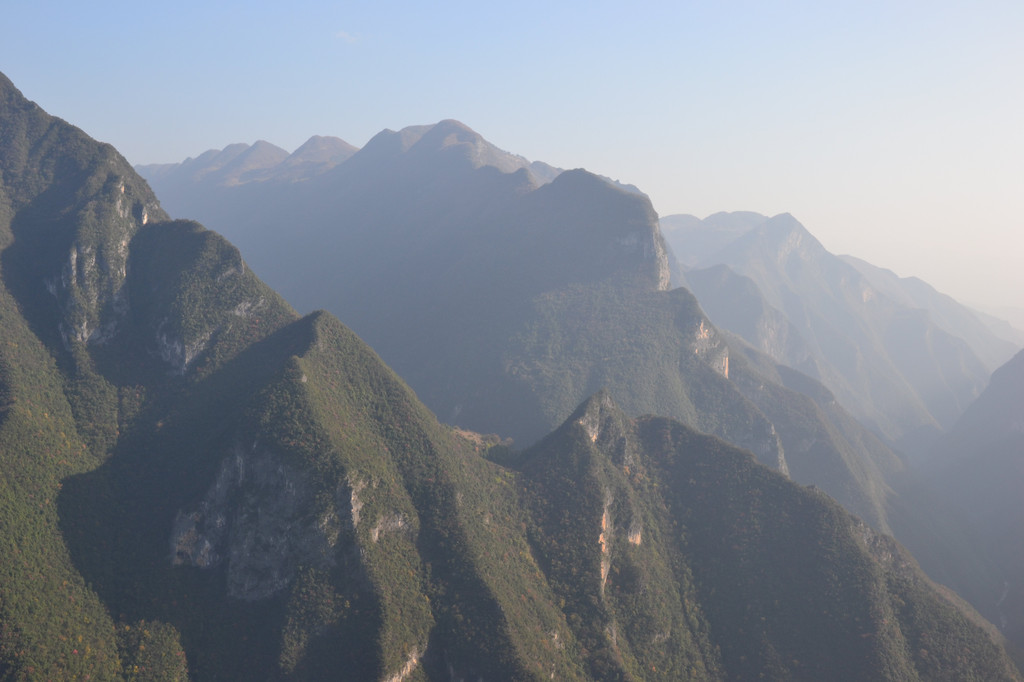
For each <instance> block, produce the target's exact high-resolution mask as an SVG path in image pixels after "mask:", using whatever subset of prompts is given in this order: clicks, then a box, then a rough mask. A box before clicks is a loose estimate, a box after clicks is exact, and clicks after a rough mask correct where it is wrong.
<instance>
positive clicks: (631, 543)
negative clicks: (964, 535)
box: [522, 394, 1014, 680]
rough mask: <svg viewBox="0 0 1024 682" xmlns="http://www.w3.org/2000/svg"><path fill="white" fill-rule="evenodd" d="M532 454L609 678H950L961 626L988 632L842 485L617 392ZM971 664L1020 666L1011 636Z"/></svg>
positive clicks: (554, 532)
mask: <svg viewBox="0 0 1024 682" xmlns="http://www.w3.org/2000/svg"><path fill="white" fill-rule="evenodd" d="M524 457H525V461H524V464H523V465H522V466H523V472H524V475H525V483H524V488H525V492H524V495H525V496H526V499H527V500H529V502H528V504H529V508H530V511H531V516H532V518H533V521H534V523H535V524H536V525H535V526H534V527H533V529H532V531H531V532H532V535H533V542H534V544H535V547H536V548H537V552H538V556H539V560H540V563H541V566H543V567H544V568H545V570H546V572H547V574H548V575H549V577H550V580H551V583H552V585H553V588H554V590H555V592H556V594H557V595H559V597H560V598H561V599H563V600H564V601H565V603H566V606H565V609H566V612H567V614H568V622H569V624H570V626H571V627H572V628H573V630H574V632H575V633H576V634H577V637H578V638H579V641H580V642H581V643H582V644H583V646H584V647H585V650H586V651H587V652H588V653H589V656H588V658H587V663H588V667H589V671H590V673H591V675H592V676H593V677H595V678H598V679H613V678H624V679H633V678H640V677H648V678H652V677H662V676H663V677H665V678H666V679H755V678H757V677H758V676H760V675H765V676H766V677H769V678H772V679H808V680H811V679H939V678H943V677H947V676H949V674H950V668H949V665H950V664H951V663H952V662H953V661H954V660H956V659H957V657H958V652H957V650H956V649H955V646H956V645H953V643H954V642H958V641H962V640H961V638H962V637H965V636H966V637H968V638H978V641H979V642H981V641H984V640H985V635H984V633H983V631H982V630H981V629H978V628H976V627H975V626H974V625H973V624H971V623H970V622H968V620H966V619H959V620H957V621H956V624H955V625H954V624H952V622H951V621H949V620H947V618H948V617H949V616H952V615H953V614H955V613H957V611H956V610H955V608H954V607H953V606H952V605H951V604H950V603H948V602H946V601H945V600H944V598H943V597H941V596H940V595H939V593H938V592H937V591H935V589H934V588H933V587H932V586H931V584H930V583H929V582H928V581H927V579H926V578H924V577H923V574H921V572H920V571H919V569H917V568H916V565H915V564H914V562H913V559H911V558H910V557H909V555H908V554H907V553H906V552H905V550H903V549H902V548H901V547H900V546H899V545H897V544H896V543H895V542H893V541H892V540H891V539H890V538H887V537H884V536H881V535H877V534H875V533H874V532H872V531H871V530H869V529H868V528H867V526H865V525H864V524H863V523H861V522H859V521H857V520H855V519H854V518H853V517H851V516H849V515H848V514H846V513H845V512H844V511H843V510H842V509H840V508H839V507H838V505H836V504H835V503H834V502H832V501H831V500H830V499H829V498H828V497H826V496H824V495H822V494H821V493H818V492H815V491H812V490H808V489H806V488H802V487H800V486H796V485H794V484H792V483H791V482H789V481H787V480H786V479H785V478H784V477H782V476H780V475H778V474H777V473H774V472H771V471H770V470H768V469H766V468H765V467H762V466H760V465H758V464H757V463H756V462H755V461H754V460H753V459H752V458H751V457H750V456H749V454H748V453H744V452H742V451H739V450H736V449H734V448H731V447H729V446H727V445H726V444H724V443H722V442H721V441H718V440H716V439H714V438H710V437H708V436H703V435H699V434H697V433H696V432H694V431H692V430H690V429H687V428H686V427H684V426H682V425H681V424H678V423H677V422H673V421H671V420H666V419H662V418H654V417H650V418H642V419H639V420H636V421H632V420H629V419H628V418H626V416H625V415H624V414H623V413H622V412H621V411H620V410H618V408H616V407H615V406H614V403H612V402H611V400H610V398H609V396H608V395H607V394H599V395H597V396H595V397H594V398H592V399H590V400H588V401H587V402H586V403H585V404H584V405H582V406H581V407H580V408H579V409H578V410H577V411H576V412H575V413H574V414H573V415H572V418H571V419H570V420H568V421H567V422H566V423H565V425H563V426H562V427H561V428H560V429H559V430H558V431H556V432H555V433H554V434H552V435H551V436H549V437H548V438H546V439H544V440H542V441H541V442H540V443H538V444H537V445H536V446H534V447H533V448H531V449H530V450H528V451H527V452H526V453H524ZM580 528H585V529H587V531H586V532H585V533H580V532H579V529H580ZM807 540H810V542H807ZM783 575H786V576H787V578H785V579H781V577H782V576H783ZM667 576H671V578H668V577H667ZM791 590H795V591H791ZM638 613H644V614H645V617H643V618H640V619H637V617H636V616H637V614H638ZM798 623H799V624H800V625H799V632H797V630H796V629H794V628H795V627H796V624H798ZM940 623H946V624H948V625H949V627H948V629H947V626H946V625H940ZM805 626H809V629H808V630H804V629H803V628H804V627H805ZM840 642H842V643H843V644H839V643H840ZM926 642H927V643H929V644H927V645H926V646H925V647H922V645H923V644H925V643H926ZM950 645H953V647H952V648H951V646H950ZM989 656H992V658H988V657H989ZM954 665H955V666H957V667H958V670H957V672H956V673H953V674H952V677H947V678H948V679H953V677H955V676H956V675H963V676H966V677H965V679H966V678H973V679H985V678H986V677H987V676H990V675H991V676H992V677H993V678H996V679H998V678H999V677H1003V676H1006V675H1012V674H1014V673H1012V672H1011V668H1010V667H1009V666H1008V665H1007V663H1006V661H1005V659H1003V658H1002V657H1001V656H1000V655H999V653H998V651H997V650H996V649H989V650H988V651H987V652H984V653H981V654H980V655H978V656H971V657H970V661H968V660H967V659H961V660H960V662H959V664H954Z"/></svg>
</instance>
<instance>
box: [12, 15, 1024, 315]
mask: <svg viewBox="0 0 1024 682" xmlns="http://www.w3.org/2000/svg"><path fill="white" fill-rule="evenodd" d="M0 71H3V72H4V73H6V74H7V76H8V77H9V78H11V80H13V81H14V83H15V85H17V86H18V87H19V88H20V89H21V90H22V92H24V93H25V95H26V96H27V97H29V98H30V99H33V100H35V101H36V102H38V103H39V104H40V105H41V106H43V107H44V108H45V109H46V110H47V111H49V112H50V113H52V114H55V115H57V116H60V117H62V118H64V119H66V120H68V121H70V122H72V123H74V124H75V125H78V126H79V127H81V128H82V129H84V130H85V131H86V132H87V133H89V134H90V135H92V136H93V137H96V138H98V139H100V140H104V141H107V142H111V143H112V144H114V145H115V146H116V147H117V148H118V149H119V150H120V151H121V152H122V153H123V154H124V155H125V156H126V157H128V159H129V160H130V161H131V162H133V163H152V162H168V161H180V160H182V159H183V158H185V157H186V156H195V155H197V154H199V153H201V152H202V151H204V150H206V149H209V148H213V147H217V148H219V147H224V146H225V145H227V144H229V143H232V142H248V143H251V142H254V141H255V140H257V139H266V140H268V141H270V142H273V143H275V144H277V145H279V146H282V147H284V148H286V149H289V150H291V149H294V148H296V147H297V146H298V145H299V144H301V143H302V142H303V141H305V140H306V139H307V138H308V137H309V136H311V135H314V134H322V135H336V136H339V137H342V138H344V139H345V140H347V141H349V142H350V143H352V144H355V145H357V146H361V145H363V144H365V142H366V141H367V140H368V139H369V138H370V137H371V136H372V135H373V134H375V133H376V132H378V131H380V130H381V129H383V128H392V129H398V128H401V127H404V126H407V125H414V124H421V123H432V122H435V121H438V120H440V119H443V118H456V119H459V120H461V121H463V122H464V123H466V124H467V125H469V126H471V127H472V128H474V129H475V130H477V131H478V132H479V133H481V134H482V135H483V136H484V137H486V138H487V139H489V140H490V141H491V142H493V143H494V144H496V145H498V146H499V147H501V148H503V149H506V150H508V151H511V152H515V153H517V154H522V155H523V156H526V157H528V158H530V159H538V160H543V161H546V162H548V163H551V164H553V165H557V166H562V167H566V168H572V167H580V166H582V167H585V168H588V169H590V170H592V171H595V172H598V173H602V174H604V175H608V176H611V177H614V178H618V179H620V180H622V181H625V182H630V183H633V184H635V185H637V186H638V187H640V188H641V189H642V190H644V191H645V192H647V193H648V194H649V195H650V196H651V199H652V201H653V202H654V206H655V208H656V209H657V210H658V212H659V213H661V214H663V215H665V214H670V213H693V214H696V215H699V216H705V215H707V214H709V213H713V212H715V211H720V210H753V211H759V212H762V213H767V214H774V213H779V212H783V211H788V212H790V213H792V214H793V215H795V216H796V217H797V218H798V219H799V220H801V222H803V223H804V224H805V225H806V226H807V227H808V228H809V229H810V230H811V232H813V233H814V234H815V235H816V236H818V237H819V239H821V240H822V242H824V244H825V246H826V247H828V248H829V249H831V250H832V251H834V252H837V253H852V254H853V255H856V256H859V257H861V258H865V259H867V260H869V261H871V262H872V263H874V264H876V265H880V266H883V267H889V268H892V269H893V270H895V271H896V272H898V273H899V274H901V275H917V276H920V277H922V278H923V279H925V280H927V281H929V282H931V283H932V284H933V285H935V286H936V287H938V288H939V289H940V290H942V291H945V292H947V293H950V294H952V295H954V296H956V297H958V298H960V299H962V300H966V301H969V302H977V303H987V304H991V305H1012V306H1018V307H1022V308H1024V2H1021V1H1020V0H1012V1H1005V2H996V1H984V0H983V1H981V2H970V3H968V2H946V1H942V0H938V1H935V2H923V1H922V2H892V1H890V2H872V1H870V0H861V1H859V2H827V1H824V2H823V1H821V0H819V1H818V2H770V1H767V0H766V1H763V2H728V1H718V2H711V1H706V2H658V3H655V2H634V3H631V4H630V5H629V6H627V5H626V4H625V3H621V2H601V1H591V2H561V3H551V2H534V1H533V0H526V1H518V2H515V3H483V2H432V3H422V4H419V3H410V2H396V1H380V2H351V3H341V2H314V1H311V0H293V1H292V2H289V3H283V2H273V3H270V2H255V1H249V2H215V1H212V0H210V1H207V2H192V1H191V0H176V1H175V2H173V3H164V4H159V5H158V4H156V3H149V2H138V1H137V0H135V1H133V2H121V1H104V0H97V1H96V2H81V1H80V0H79V1H77V2H68V1H65V0H60V1H46V0H31V1H30V0H5V2H4V3H3V7H2V9H0Z"/></svg>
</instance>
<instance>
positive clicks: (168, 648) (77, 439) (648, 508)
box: [0, 80, 1020, 680]
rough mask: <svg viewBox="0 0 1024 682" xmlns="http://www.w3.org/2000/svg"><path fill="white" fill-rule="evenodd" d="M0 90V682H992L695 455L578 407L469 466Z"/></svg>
mask: <svg viewBox="0 0 1024 682" xmlns="http://www.w3.org/2000/svg"><path fill="white" fill-rule="evenodd" d="M0 89H2V93H0V94H2V95H3V100H2V101H3V102H4V107H5V108H4V110H3V111H2V112H0V113H2V114H3V121H4V124H5V125H4V127H3V128H2V129H3V130H5V131H8V130H22V131H26V132H25V133H24V134H23V135H21V136H20V137H18V136H15V137H14V139H16V140H23V141H24V142H25V143H27V144H25V145H24V148H27V149H31V150H35V151H36V152H38V156H35V157H34V156H32V155H31V154H30V155H26V156H24V157H23V158H24V159H28V162H25V161H24V160H23V161H19V160H18V158H17V155H16V152H17V149H18V148H19V147H18V146H14V148H12V149H11V150H10V153H8V149H7V148H6V147H5V149H4V150H3V151H4V153H3V154H0V158H3V159H5V164H7V165H5V166H4V176H3V183H2V186H0V189H2V193H0V196H2V197H3V202H2V203H0V205H2V207H3V214H2V215H3V216H4V218H5V221H6V220H7V219H8V218H9V219H10V220H9V223H7V222H5V223H4V224H3V225H0V239H2V242H0V243H2V245H3V246H4V247H5V248H4V251H3V254H2V258H0V266H2V270H0V274H2V280H0V315H2V319H3V322H4V324H3V325H0V335H2V338H0V341H2V342H3V343H0V370H2V374H0V388H2V391H0V445H2V447H0V456H2V457H3V458H4V462H3V463H4V465H5V466H4V467H3V469H2V471H3V476H2V478H0V486H2V487H0V501H2V503H3V506H2V507H0V511H2V513H0V523H2V524H3V530H4V532H3V534H2V535H0V542H3V543H4V549H5V550H6V551H4V552H3V553H2V554H0V571H2V574H3V577H4V580H3V581H0V674H2V675H3V676H4V677H10V678H13V679H21V678H27V679H34V678H56V679H67V678H72V677H79V678H86V677H89V678H92V679H122V678H123V679H140V678H141V679H145V678H149V679H162V680H174V679H178V680H184V679H199V680H214V679H326V678H331V677H334V676H336V675H337V674H338V671H339V670H340V671H344V672H345V674H347V675H351V676H352V677H354V678H356V679H378V680H406V679H439V680H440V679H452V678H463V679H466V678H484V679H499V678H500V679H568V680H571V679H610V678H619V679H680V677H686V676H690V677H693V678H697V679H745V678H749V677H750V673H751V672H754V671H768V672H771V673H776V672H786V671H788V673H789V676H790V677H793V678H794V679H821V678H822V677H823V676H828V677H831V678H832V679H915V678H920V679H942V677H943V676H946V677H949V678H951V679H972V678H976V679H988V680H1002V679H1007V680H1013V679H1020V677H1019V675H1017V673H1016V671H1015V670H1013V668H1012V665H1011V664H1010V663H1009V662H1008V660H1007V659H1006V657H1005V656H1004V655H1003V654H1002V652H1001V651H1000V649H999V646H998V645H997V644H995V643H994V642H993V641H992V640H991V639H989V638H987V636H986V635H985V634H984V631H983V630H981V629H980V628H978V627H976V626H974V625H973V624H971V623H970V622H968V620H967V619H965V617H964V616H963V615H962V614H961V613H960V612H958V611H957V610H955V609H954V608H953V607H951V606H949V605H948V604H946V603H945V602H943V601H942V600H941V598H940V597H939V596H938V595H937V593H936V592H935V591H934V590H933V589H932V588H931V587H930V586H929V585H928V584H927V583H926V581H924V579H923V578H922V577H921V576H920V574H919V573H917V572H916V570H915V569H914V568H913V565H912V563H911V562H910V561H909V560H907V559H905V558H903V555H902V553H901V550H900V549H899V548H898V546H896V545H894V544H892V543H891V542H890V541H888V540H886V539H884V538H880V537H878V536H875V535H874V534H873V533H871V532H870V531H868V530H867V529H866V528H865V527H864V526H863V525H862V524H860V523H859V522H856V521H854V520H853V519H852V518H851V517H849V516H848V515H846V514H845V513H844V512H842V511H841V510H840V509H839V508H838V507H837V506H836V505H835V504H834V503H832V502H831V501H829V500H828V499H827V498H826V497H825V496H823V495H821V494H818V493H813V492H810V491H807V490H805V489H803V488H801V487H799V486H797V485H796V484H793V483H791V482H789V481H787V480H786V479H785V478H784V477H782V476H780V475H778V474H775V473H772V472H770V471H769V470H767V469H766V468H764V467H762V466H760V465H758V464H757V463H756V462H755V461H754V459H753V458H752V457H751V456H750V455H749V454H748V453H745V452H742V451H739V450H736V449H734V448H732V447H730V446H727V445H725V444H724V443H722V442H721V441H718V440H716V439H714V438H710V437H708V436H702V435H699V434H697V433H696V432H694V431H692V430H690V429H688V428H686V427H684V426H682V425H680V424H677V423H675V422H672V421H670V420H665V419H644V420H640V421H637V422H634V421H632V420H630V419H629V418H627V417H626V415H625V414H624V413H623V412H622V411H621V410H619V408H617V407H616V406H615V405H614V404H613V403H612V402H611V400H610V397H609V396H608V395H607V394H600V395H598V396H597V397H595V398H594V399H592V400H589V401H587V402H585V403H584V405H583V406H581V407H580V408H579V409H578V410H577V411H576V412H575V413H574V414H573V415H572V418H571V419H570V420H569V421H568V422H566V423H565V424H564V425H563V426H562V427H561V429H559V430H558V431H557V432H556V433H555V434H554V435H552V436H551V437H549V438H547V439H545V440H543V441H541V443H540V444H538V446H537V447H536V448H534V449H533V450H531V451H529V452H526V453H522V454H520V453H512V452H507V451H505V450H504V449H503V448H501V447H498V448H496V449H492V450H491V451H489V452H484V448H485V445H484V443H485V441H484V440H482V439H480V438H468V437H466V436H463V435H460V434H459V433H457V432H455V431H454V430H453V429H451V428H449V427H445V426H443V425H441V424H439V423H438V422H437V420H436V418H434V416H433V415H432V414H431V413H430V412H429V411H428V410H427V409H426V408H425V407H424V406H423V405H422V404H421V403H420V402H419V401H418V400H417V399H416V397H415V395H414V394H413V393H412V391H411V390H410V389H409V388H408V387H407V386H406V385H405V384H404V383H403V382H402V381H401V380H400V379H399V378H398V377H397V375H396V374H395V373H394V372H392V371H391V370H390V369H388V368H387V367H386V366H385V365H384V364H383V363H382V362H381V361H380V359H379V358H378V357H377V356H376V354H375V353H374V352H373V351H372V350H370V348H369V347H368V346H367V345H366V344H364V343H363V342H362V341H361V340H359V338H358V337H356V335H355V334H354V333H353V332H352V331H350V330H349V329H347V328H346V327H344V326H343V325H342V324H341V323H340V322H338V321H337V320H336V319H335V318H333V317H331V316H330V315H328V314H326V313H313V314H310V315H307V316H305V317H302V318H299V317H298V316H297V315H296V314H295V313H294V311H292V310H291V309H290V307H289V306H288V305H287V304H286V303H284V301H283V300H282V299H281V298H280V297H279V296H277V295H276V294H275V293H274V292H273V291H272V290H270V289H269V288H268V287H266V286H265V285H264V284H263V283H262V282H260V281H259V280H258V279H257V278H256V277H255V275H254V274H253V273H252V271H251V270H250V269H249V268H248V267H247V266H246V264H245V262H244V261H243V260H242V259H241V257H240V254H239V252H238V250H237V249H235V248H234V247H233V246H231V245H230V244H229V243H228V242H226V241H225V240H224V239H223V238H221V237H219V236H218V235H216V234H214V233H212V232H209V231H207V230H205V229H204V228H202V227H201V226H200V225H198V224H196V223H192V222H187V221H175V222H170V221H166V220H164V217H165V216H163V215H162V211H161V210H160V209H159V206H158V205H156V204H155V203H153V200H152V195H151V194H150V193H149V192H148V190H147V188H146V187H145V184H144V183H142V182H141V181H140V180H139V179H138V177H137V176H135V175H134V173H132V171H131V170H130V169H129V168H127V165H126V164H125V162H124V160H123V159H121V157H119V156H118V155H117V154H116V153H115V152H113V150H112V149H110V148H109V147H108V146H104V145H99V144H97V143H95V142H93V141H91V140H89V139H88V138H86V137H85V136H84V135H82V134H81V133H80V132H79V131H77V130H75V129H73V128H71V127H70V126H67V125H66V124H64V123H63V122H61V121H58V120H56V119H52V118H50V117H48V116H46V115H45V114H43V113H42V112H41V111H40V110H38V108H37V107H35V106H34V105H31V104H30V103H28V102H26V101H25V100H24V99H23V98H21V95H20V93H17V91H16V90H14V88H13V86H11V85H10V84H9V82H7V81H6V80H0ZM8 124H9V125H8ZM39 131H42V135H41V136H40V135H38V134H37V132H39ZM9 139H10V138H7V139H5V140H4V143H5V144H6V143H7V142H8V140H9ZM47 140H55V141H58V142H59V143H60V144H57V145H56V146H49V147H48V142H47ZM69 149H70V150H74V151H75V154H76V155H75V156H73V157H72V158H65V156H64V153H65V151H66V150H69ZM11 159H13V160H14V161H15V162H16V163H8V161H10V160H11ZM19 164H20V165H19ZM122 202H123V203H122ZM37 231H41V232H44V233H45V235H46V236H47V237H48V239H46V240H44V239H42V238H41V237H39V236H36V237H35V238H33V235H35V233H36V232H37ZM122 241H125V244H124V247H123V249H122V247H121V246H120V244H121V242H122ZM69 254H75V256H74V260H73V261H72V260H71V258H72V257H71V256H70V255H69ZM93 256H94V257H95V260H93V258H92V257H93ZM118 258H123V260H118ZM69 263H70V265H68V264H69ZM65 268H66V269H65ZM62 274H64V275H66V276H64V277H61V275H62ZM652 281H653V280H652ZM652 293H657V292H656V291H654V292H652ZM684 294H685V292H683V293H682V294H674V295H675V296H677V297H678V296H682V295H684ZM705 348H706V349H710V350H714V349H715V346H714V345H710V346H707V347H705ZM698 350H699V351H700V348H699V349H698ZM701 352H703V351H701ZM483 454H489V455H490V456H491V459H488V458H486V457H483V456H481V455H483ZM499 459H500V460H502V461H505V462H506V464H507V465H514V466H507V465H502V464H499V463H498V462H497V461H492V460H499ZM577 461H580V462H584V463H585V464H586V467H585V471H583V472H582V473H581V475H577V473H576V472H575V471H574V470H573V467H574V466H575V465H574V462H577ZM559 480H561V481H564V482H565V485H564V486H562V485H558V481H559ZM568 501H574V503H573V504H571V505H567V502H568ZM577 503H578V504H577ZM769 510H771V513H770V514H769V513H768V511H769ZM754 517H756V518H757V520H758V523H756V524H751V523H749V522H748V521H749V519H751V518H754ZM716 524H717V525H716ZM815 529H820V532H815ZM779 538H781V539H782V540H783V542H782V543H781V544H779V545H778V546H780V547H782V548H783V550H784V551H780V552H776V553H774V554H773V553H772V552H771V551H770V550H771V549H772V548H773V547H775V546H776V542H775V541H776V540H777V539H779ZM575 548H578V549H575ZM872 549H874V550H875V551H874V552H873V555H874V556H876V557H878V558H877V559H873V558H871V552H869V551H868V550H872ZM766 556H767V557H774V558H773V560H771V561H764V560H763V559H764V558H765V557H766ZM793 560H795V563H793ZM572 567H576V569H577V570H578V575H573V574H572V571H573V570H574V569H573V568H572ZM723 577H727V579H726V580H725V582H721V579H722V578H723ZM794 577H795V578H798V579H796V580H794ZM746 586H749V587H750V590H747V587H746ZM750 593H756V594H763V595H767V596H766V597H765V598H764V599H763V600H762V601H749V600H748V599H749V597H750ZM592 596H594V597H596V599H597V601H596V602H594V601H593V600H592V599H591V597H592ZM595 603H596V606H595ZM743 603H750V604H755V605H756V606H757V608H756V609H753V610H749V609H748V610H747V611H746V612H745V613H740V612H741V611H742V608H741V605H742V604H743ZM594 609H597V610H596V611H595V613H596V614H597V616H598V620H596V621H590V620H585V619H584V618H583V616H584V615H585V614H588V613H590V612H591V611H593V610H594ZM588 610H590V611H588ZM818 613H821V614H823V615H822V616H819V617H818V618H817V620H815V619H811V620H809V621H806V622H807V623H809V624H810V626H811V629H806V628H805V625H804V623H805V621H804V617H805V616H808V617H809V616H811V615H813V614H818ZM737 614H739V617H738V618H737V617H735V616H736V615H737ZM858 619H859V620H858ZM666 628H670V629H666ZM864 634H869V635H871V636H869V637H863V636H862V635H864ZM846 662H849V665H847V663H846Z"/></svg>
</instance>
